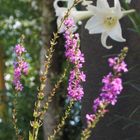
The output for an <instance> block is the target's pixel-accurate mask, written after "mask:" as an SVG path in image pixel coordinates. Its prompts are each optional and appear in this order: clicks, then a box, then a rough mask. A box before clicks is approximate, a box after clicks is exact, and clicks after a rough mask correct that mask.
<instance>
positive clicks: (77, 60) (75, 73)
mask: <svg viewBox="0 0 140 140" xmlns="http://www.w3.org/2000/svg"><path fill="white" fill-rule="evenodd" d="M64 25H65V32H64V38H65V49H66V51H65V56H66V58H67V60H68V61H69V62H70V63H72V64H73V69H72V70H71V71H70V77H69V81H68V88H67V91H68V98H69V105H68V106H67V108H66V111H65V113H64V116H62V118H61V121H60V123H59V124H58V125H57V127H56V128H55V129H54V131H53V134H52V135H50V136H49V137H48V140H54V139H55V136H56V134H57V133H58V132H59V131H60V130H61V129H62V128H63V127H64V125H65V121H66V119H67V118H68V117H69V116H70V113H71V109H72V107H73V105H74V103H75V102H76V101H81V99H82V97H83V95H84V91H83V88H82V85H81V83H82V82H84V81H85V78H86V76H85V74H84V72H83V71H81V68H82V67H83V63H84V62H85V60H84V54H83V53H82V52H81V51H80V38H79V34H78V33H73V32H72V30H73V28H74V26H75V24H74V20H73V19H71V18H67V19H66V20H65V21H64Z"/></svg>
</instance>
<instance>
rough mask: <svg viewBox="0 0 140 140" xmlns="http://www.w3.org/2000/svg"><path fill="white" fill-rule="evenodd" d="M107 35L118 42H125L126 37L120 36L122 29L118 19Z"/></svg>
mask: <svg viewBox="0 0 140 140" xmlns="http://www.w3.org/2000/svg"><path fill="white" fill-rule="evenodd" d="M108 35H109V36H110V37H111V38H112V39H113V40H116V41H118V42H125V41H126V39H124V38H123V37H122V29H121V25H120V23H119V21H118V22H117V23H116V26H115V27H114V28H113V29H112V30H111V31H110V32H109V33H108Z"/></svg>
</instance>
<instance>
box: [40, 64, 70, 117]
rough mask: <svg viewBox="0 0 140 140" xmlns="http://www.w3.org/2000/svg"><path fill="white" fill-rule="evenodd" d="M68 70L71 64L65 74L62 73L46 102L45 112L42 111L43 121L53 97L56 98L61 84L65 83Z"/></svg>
mask: <svg viewBox="0 0 140 140" xmlns="http://www.w3.org/2000/svg"><path fill="white" fill-rule="evenodd" d="M68 68H69V64H68V66H67V67H66V68H65V69H64V72H63V73H62V75H61V76H60V78H59V80H58V81H57V83H56V84H55V86H54V88H53V89H52V91H51V92H50V94H49V96H48V98H47V101H46V102H45V105H44V106H43V110H42V111H41V116H42V117H41V118H40V119H41V120H43V118H44V115H45V113H46V112H47V111H48V108H49V104H50V103H51V102H52V100H53V97H54V96H55V94H56V90H57V89H58V88H59V87H60V84H61V83H62V82H63V80H64V78H65V76H66V73H67V71H68Z"/></svg>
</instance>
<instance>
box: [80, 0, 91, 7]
mask: <svg viewBox="0 0 140 140" xmlns="http://www.w3.org/2000/svg"><path fill="white" fill-rule="evenodd" d="M92 3H93V1H91V0H89V1H87V0H84V1H83V2H82V5H83V6H86V5H91V4H92Z"/></svg>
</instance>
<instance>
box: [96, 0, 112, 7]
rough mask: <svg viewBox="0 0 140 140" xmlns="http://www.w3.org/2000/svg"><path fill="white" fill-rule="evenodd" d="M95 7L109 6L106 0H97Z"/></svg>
mask: <svg viewBox="0 0 140 140" xmlns="http://www.w3.org/2000/svg"><path fill="white" fill-rule="evenodd" d="M97 7H98V8H109V4H108V2H107V0H97Z"/></svg>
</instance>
